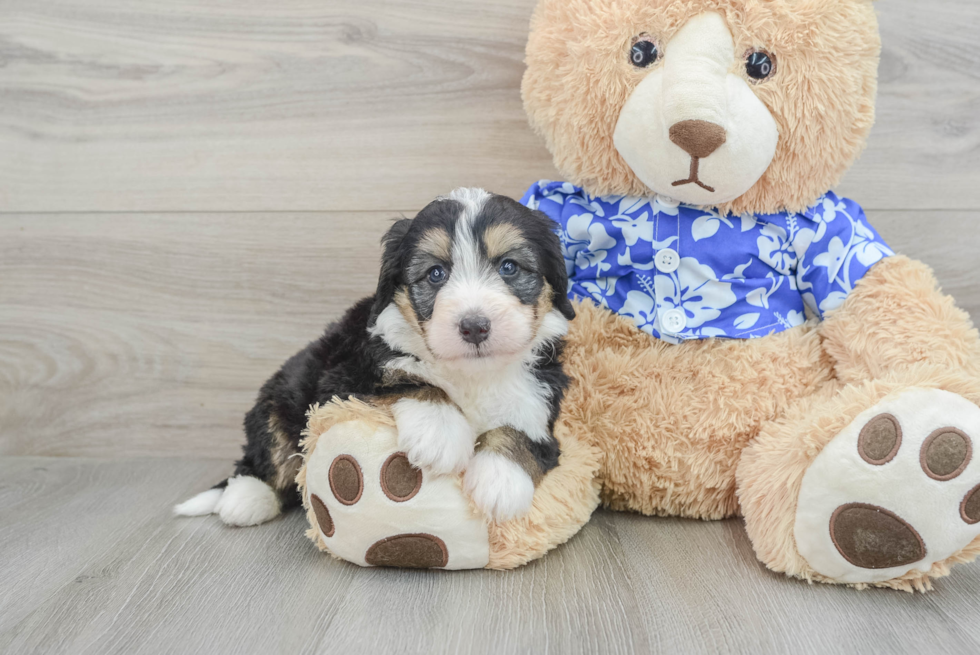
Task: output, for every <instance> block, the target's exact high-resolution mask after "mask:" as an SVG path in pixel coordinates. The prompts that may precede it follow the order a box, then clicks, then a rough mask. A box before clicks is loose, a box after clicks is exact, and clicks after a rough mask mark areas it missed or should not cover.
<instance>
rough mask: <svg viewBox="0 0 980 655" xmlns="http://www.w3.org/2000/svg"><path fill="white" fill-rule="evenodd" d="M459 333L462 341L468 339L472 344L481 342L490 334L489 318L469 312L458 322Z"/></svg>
mask: <svg viewBox="0 0 980 655" xmlns="http://www.w3.org/2000/svg"><path fill="white" fill-rule="evenodd" d="M459 333H460V335H462V337H463V341H468V342H470V343H472V344H473V345H477V344H481V343H483V342H484V341H486V340H487V337H488V336H490V319H489V318H487V317H486V316H483V315H482V314H470V315H469V316H464V317H463V320H462V321H460V322H459Z"/></svg>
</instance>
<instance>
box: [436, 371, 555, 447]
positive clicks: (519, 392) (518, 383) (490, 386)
mask: <svg viewBox="0 0 980 655" xmlns="http://www.w3.org/2000/svg"><path fill="white" fill-rule="evenodd" d="M446 392H447V393H448V394H449V396H450V398H452V399H453V402H455V403H456V404H457V405H459V407H460V409H462V410H463V414H464V415H465V416H466V418H467V420H469V422H470V424H471V425H472V426H473V427H474V429H475V430H476V432H477V434H482V433H484V432H486V431H487V430H492V429H494V428H498V427H501V426H504V425H508V426H510V427H513V428H517V429H519V430H521V431H522V432H524V433H526V434H527V435H528V436H530V437H531V438H532V439H537V438H542V437H541V435H544V437H545V438H546V437H547V426H548V413H549V412H548V400H547V390H546V389H543V388H542V386H541V384H540V383H539V382H538V381H537V380H536V379H535V378H534V376H533V375H532V374H531V373H530V372H529V371H526V370H521V371H518V372H514V373H511V374H509V375H500V376H496V375H488V376H487V378H486V379H484V380H473V381H465V382H463V383H457V384H455V385H453V386H452V388H451V389H447V390H446Z"/></svg>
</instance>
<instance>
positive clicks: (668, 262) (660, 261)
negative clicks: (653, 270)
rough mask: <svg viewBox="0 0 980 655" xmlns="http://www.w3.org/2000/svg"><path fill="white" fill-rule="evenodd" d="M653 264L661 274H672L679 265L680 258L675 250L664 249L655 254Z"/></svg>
mask: <svg viewBox="0 0 980 655" xmlns="http://www.w3.org/2000/svg"><path fill="white" fill-rule="evenodd" d="M653 263H654V264H656V266H657V270H658V271H660V272H661V273H673V272H674V271H676V270H677V268H678V267H679V266H680V265H681V257H680V255H678V254H677V251H676V250H673V249H671V248H664V249H663V250H661V251H660V252H658V253H657V256H656V257H655V258H654V260H653Z"/></svg>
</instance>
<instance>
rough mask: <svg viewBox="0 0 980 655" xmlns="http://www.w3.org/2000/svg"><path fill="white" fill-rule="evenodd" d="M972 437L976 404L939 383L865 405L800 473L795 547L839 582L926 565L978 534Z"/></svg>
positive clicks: (978, 466)
mask: <svg viewBox="0 0 980 655" xmlns="http://www.w3.org/2000/svg"><path fill="white" fill-rule="evenodd" d="M971 435H975V437H971ZM974 438H980V408H978V407H977V406H976V405H974V404H973V403H971V402H969V401H967V400H966V399H964V398H962V397H960V396H957V395H956V394H952V393H949V392H946V391H940V390H935V389H912V390H909V391H906V392H903V393H901V394H898V395H896V396H892V397H889V398H886V399H885V400H883V401H882V402H881V403H879V404H878V405H877V406H875V407H873V408H871V409H869V410H867V411H866V412H864V413H862V414H861V415H859V416H858V417H857V418H856V419H855V420H854V422H853V423H851V425H849V426H848V427H847V428H845V429H844V430H843V431H842V432H841V433H840V434H839V435H838V436H837V437H835V438H834V439H833V440H832V441H831V442H830V443H829V444H827V446H826V447H825V448H824V449H823V450H822V451H821V452H820V454H819V455H818V456H817V457H816V459H814V461H813V463H812V464H811V465H810V467H809V468H808V469H807V472H806V474H805V475H804V478H803V483H802V485H801V488H800V495H799V499H798V502H797V514H796V525H795V528H794V535H795V537H796V542H797V547H798V548H799V551H800V554H801V555H802V556H803V557H804V558H805V559H806V560H807V562H808V563H809V564H810V566H811V567H813V569H814V570H815V571H816V572H817V573H819V574H820V575H822V576H824V577H827V578H830V579H833V580H836V581H838V582H846V583H875V582H884V581H886V580H891V579H893V578H897V577H900V576H902V575H904V574H906V573H907V572H909V571H911V570H913V569H915V570H918V571H921V572H923V573H926V572H928V571H929V570H930V569H931V568H932V565H933V564H935V563H936V562H940V561H943V560H945V559H947V558H949V557H951V556H952V555H954V554H956V553H957V552H959V551H960V550H962V549H963V548H964V547H966V546H967V545H968V544H969V543H970V542H972V541H973V540H974V539H975V538H976V537H977V536H978V535H980V484H978V482H980V461H975V460H974V458H973V440H974Z"/></svg>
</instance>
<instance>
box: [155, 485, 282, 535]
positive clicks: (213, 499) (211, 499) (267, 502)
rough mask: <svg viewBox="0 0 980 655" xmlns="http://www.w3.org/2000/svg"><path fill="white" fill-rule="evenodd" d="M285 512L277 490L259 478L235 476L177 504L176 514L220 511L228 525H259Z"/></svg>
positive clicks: (200, 513) (217, 512)
mask: <svg viewBox="0 0 980 655" xmlns="http://www.w3.org/2000/svg"><path fill="white" fill-rule="evenodd" d="M281 513H282V501H281V500H280V498H279V494H278V493H276V491H275V489H273V488H272V487H270V486H269V485H268V484H266V483H265V482H263V481H262V480H260V479H259V478H257V477H254V476H251V475H236V476H234V477H231V478H228V479H227V480H224V481H222V482H221V483H219V484H217V485H215V486H214V487H212V488H210V489H208V490H207V491H202V492H201V493H199V494H197V495H196V496H194V497H192V498H189V499H187V500H185V501H184V502H182V503H180V504H179V505H176V506H175V507H174V515H175V516H207V515H208V514H217V515H218V516H219V517H220V518H221V520H222V521H224V522H225V523H226V524H228V525H234V526H241V527H244V526H248V525H259V524H260V523H265V522H266V521H271V520H272V519H274V518H276V517H277V516H279V514H281Z"/></svg>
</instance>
